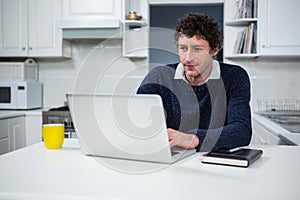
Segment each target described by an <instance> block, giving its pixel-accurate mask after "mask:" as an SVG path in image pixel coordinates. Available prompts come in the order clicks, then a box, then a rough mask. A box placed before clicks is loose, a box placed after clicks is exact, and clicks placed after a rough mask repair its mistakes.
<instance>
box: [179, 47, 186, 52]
mask: <svg viewBox="0 0 300 200" xmlns="http://www.w3.org/2000/svg"><path fill="white" fill-rule="evenodd" d="M179 49H180V50H181V51H186V49H187V48H186V47H182V46H180V47H179Z"/></svg>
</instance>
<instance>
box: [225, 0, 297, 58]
mask: <svg viewBox="0 0 300 200" xmlns="http://www.w3.org/2000/svg"><path fill="white" fill-rule="evenodd" d="M241 1H242V0H239V1H237V0H225V1H224V58H225V59H232V58H256V57H272V56H275V57H299V56H300V38H299V34H300V26H299V22H298V19H299V17H300V12H299V11H298V8H299V7H300V1H298V0H287V1H281V0H263V1H256V2H257V3H258V4H257V7H256V10H257V14H256V15H254V16H251V17H249V18H248V17H242V18H237V17H236V12H237V11H236V10H237V2H241ZM251 23H255V24H256V29H255V30H256V32H255V35H256V38H255V46H256V48H255V50H254V51H252V52H251V53H242V54H241V53H239V54H236V53H235V51H234V49H235V43H236V40H237V36H238V32H240V31H241V30H243V29H244V28H245V27H248V26H249V25H250V24H251Z"/></svg>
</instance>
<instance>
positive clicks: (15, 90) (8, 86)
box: [0, 80, 42, 110]
mask: <svg viewBox="0 0 300 200" xmlns="http://www.w3.org/2000/svg"><path fill="white" fill-rule="evenodd" d="M41 107H42V83H40V82H39V81H36V80H27V81H0V109H13V110H14V109H17V110H27V109H35V108H41Z"/></svg>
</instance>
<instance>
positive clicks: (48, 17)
mask: <svg viewBox="0 0 300 200" xmlns="http://www.w3.org/2000/svg"><path fill="white" fill-rule="evenodd" d="M0 9H1V13H0V57H70V56H71V46H70V43H69V42H68V41H63V40H62V30H61V29H57V28H56V21H57V20H59V19H61V0H43V1H40V0H0Z"/></svg>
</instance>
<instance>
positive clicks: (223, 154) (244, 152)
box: [202, 148, 263, 167]
mask: <svg viewBox="0 0 300 200" xmlns="http://www.w3.org/2000/svg"><path fill="white" fill-rule="evenodd" d="M262 154H263V151H262V150H260V149H250V148H237V149H232V150H225V149H214V150H212V151H210V152H208V153H207V154H204V155H203V157H202V163H210V164H219V165H230V166H237V167H248V166H249V165H251V164H252V163H253V162H255V161H256V160H257V159H258V158H260V157H261V156H262Z"/></svg>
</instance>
